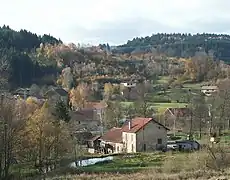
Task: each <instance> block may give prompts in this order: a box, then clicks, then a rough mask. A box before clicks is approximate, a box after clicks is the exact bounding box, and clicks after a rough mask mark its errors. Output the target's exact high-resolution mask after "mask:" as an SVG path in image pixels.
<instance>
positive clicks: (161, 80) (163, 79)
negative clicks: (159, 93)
mask: <svg viewBox="0 0 230 180" xmlns="http://www.w3.org/2000/svg"><path fill="white" fill-rule="evenodd" d="M169 79H170V77H169V76H161V77H159V79H158V80H157V83H158V84H165V83H168V81H169Z"/></svg>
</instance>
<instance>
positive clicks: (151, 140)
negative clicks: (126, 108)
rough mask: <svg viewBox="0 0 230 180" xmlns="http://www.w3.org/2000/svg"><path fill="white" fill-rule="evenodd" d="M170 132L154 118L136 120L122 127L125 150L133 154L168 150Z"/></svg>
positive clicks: (138, 118)
mask: <svg viewBox="0 0 230 180" xmlns="http://www.w3.org/2000/svg"><path fill="white" fill-rule="evenodd" d="M168 130H169V129H168V128H167V127H165V126H164V125H162V124H160V123H159V122H157V121H156V120H154V119H153V118H141V117H137V118H134V119H132V120H130V121H128V123H127V124H125V125H124V126H123V127H122V140H123V142H124V149H125V151H126V152H127V153H131V152H141V151H153V150H159V149H163V148H166V145H167V131H168Z"/></svg>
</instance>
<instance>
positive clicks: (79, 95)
mask: <svg viewBox="0 0 230 180" xmlns="http://www.w3.org/2000/svg"><path fill="white" fill-rule="evenodd" d="M89 93H90V89H89V86H88V85H87V84H86V83H81V84H79V85H78V86H77V87H76V88H73V89H72V90H71V91H70V104H71V106H72V108H73V109H81V108H84V106H85V104H86V102H87V98H88V96H89Z"/></svg>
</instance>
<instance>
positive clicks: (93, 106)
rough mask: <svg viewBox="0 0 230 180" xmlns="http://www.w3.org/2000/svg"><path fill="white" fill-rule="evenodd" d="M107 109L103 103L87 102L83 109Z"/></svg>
mask: <svg viewBox="0 0 230 180" xmlns="http://www.w3.org/2000/svg"><path fill="white" fill-rule="evenodd" d="M106 107H107V104H106V103H105V102H103V101H102V102H87V103H86V104H85V105H84V108H86V109H90V108H91V109H104V108H106Z"/></svg>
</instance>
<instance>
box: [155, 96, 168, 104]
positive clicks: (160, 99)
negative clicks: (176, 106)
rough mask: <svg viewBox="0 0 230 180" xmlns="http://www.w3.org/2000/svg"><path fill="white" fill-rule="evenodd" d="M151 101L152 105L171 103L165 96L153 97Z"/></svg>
mask: <svg viewBox="0 0 230 180" xmlns="http://www.w3.org/2000/svg"><path fill="white" fill-rule="evenodd" d="M152 101H153V102H154V103H171V99H169V98H168V97H165V96H154V97H153V98H152Z"/></svg>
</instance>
